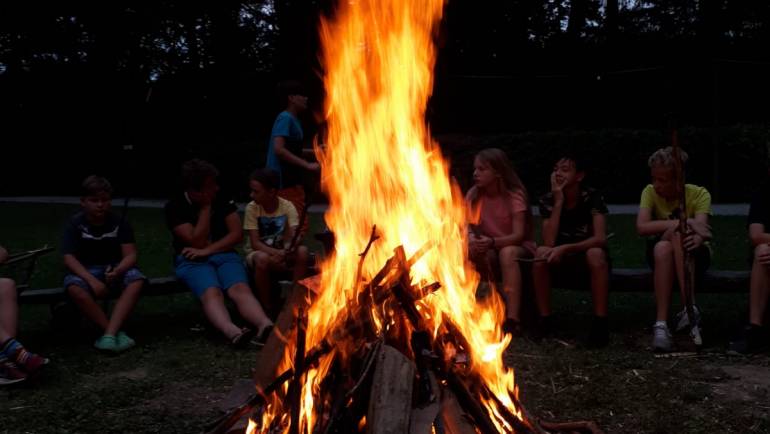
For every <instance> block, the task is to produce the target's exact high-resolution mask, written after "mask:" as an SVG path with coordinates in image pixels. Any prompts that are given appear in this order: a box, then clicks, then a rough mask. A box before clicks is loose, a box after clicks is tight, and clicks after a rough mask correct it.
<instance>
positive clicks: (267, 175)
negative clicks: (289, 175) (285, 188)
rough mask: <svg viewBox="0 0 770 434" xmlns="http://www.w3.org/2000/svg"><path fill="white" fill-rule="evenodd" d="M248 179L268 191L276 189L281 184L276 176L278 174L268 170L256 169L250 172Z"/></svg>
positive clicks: (279, 178)
mask: <svg viewBox="0 0 770 434" xmlns="http://www.w3.org/2000/svg"><path fill="white" fill-rule="evenodd" d="M249 179H251V180H252V181H257V182H258V183H260V184H262V186H263V187H265V188H266V189H268V190H274V189H277V188H278V187H279V185H280V183H281V177H280V176H279V175H278V172H276V171H275V170H273V169H268V168H265V169H257V170H255V171H253V172H251V176H250V177H249Z"/></svg>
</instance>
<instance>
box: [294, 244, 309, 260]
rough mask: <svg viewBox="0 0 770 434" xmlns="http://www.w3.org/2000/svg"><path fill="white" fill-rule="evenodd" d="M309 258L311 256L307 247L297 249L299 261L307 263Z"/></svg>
mask: <svg viewBox="0 0 770 434" xmlns="http://www.w3.org/2000/svg"><path fill="white" fill-rule="evenodd" d="M308 256H310V250H308V248H307V247H306V246H299V247H297V259H298V260H300V261H307V258H308Z"/></svg>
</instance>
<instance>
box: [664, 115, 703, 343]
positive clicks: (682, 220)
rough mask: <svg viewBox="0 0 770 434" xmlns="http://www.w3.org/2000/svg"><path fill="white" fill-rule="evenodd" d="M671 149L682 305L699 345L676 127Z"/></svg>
mask: <svg viewBox="0 0 770 434" xmlns="http://www.w3.org/2000/svg"><path fill="white" fill-rule="evenodd" d="M671 150H672V152H673V154H674V172H675V176H676V187H677V193H678V195H679V241H680V247H681V249H682V256H683V262H684V263H683V264H682V265H683V268H684V270H683V271H684V276H682V277H683V280H684V288H682V289H683V290H684V305H685V312H686V313H687V319H688V320H689V322H690V335H691V336H692V338H693V342H694V343H695V344H696V345H697V346H700V345H701V343H702V342H700V340H701V337H700V329H699V326H698V324H697V321H696V318H695V309H694V308H693V298H694V296H693V294H694V291H695V288H694V284H695V276H694V273H695V262H694V258H693V256H692V254H691V253H690V251H689V250H687V247H686V246H685V239H686V238H687V234H688V233H689V232H690V228H689V226H688V225H687V191H686V190H687V189H686V185H685V176H684V162H683V161H682V150H681V148H680V147H679V136H678V134H677V130H676V127H675V128H673V130H672V132H671Z"/></svg>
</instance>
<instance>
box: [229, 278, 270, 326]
mask: <svg viewBox="0 0 770 434" xmlns="http://www.w3.org/2000/svg"><path fill="white" fill-rule="evenodd" d="M227 296H228V297H230V298H231V299H232V300H233V301H234V302H235V305H236V306H237V307H238V312H240V313H241V316H242V317H243V319H245V320H246V321H248V322H250V323H251V324H254V325H255V326H257V327H258V328H259V329H260V330H262V329H263V328H265V327H266V326H269V325H271V324H273V322H272V321H270V318H268V317H267V315H265V311H264V310H262V306H261V305H260V304H259V301H257V299H256V298H254V294H252V293H251V288H249V285H247V284H245V283H236V284H235V285H233V286H231V287H230V289H228V290H227Z"/></svg>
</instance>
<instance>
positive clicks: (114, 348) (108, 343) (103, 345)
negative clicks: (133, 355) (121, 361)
mask: <svg viewBox="0 0 770 434" xmlns="http://www.w3.org/2000/svg"><path fill="white" fill-rule="evenodd" d="M94 347H95V348H96V349H99V350H102V351H109V352H111V353H117V352H118V340H117V338H116V337H115V336H112V335H104V336H102V337H100V338H99V339H97V340H96V342H94Z"/></svg>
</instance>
